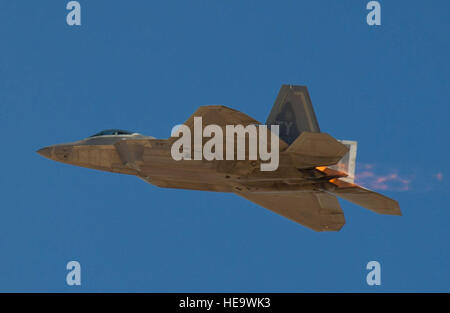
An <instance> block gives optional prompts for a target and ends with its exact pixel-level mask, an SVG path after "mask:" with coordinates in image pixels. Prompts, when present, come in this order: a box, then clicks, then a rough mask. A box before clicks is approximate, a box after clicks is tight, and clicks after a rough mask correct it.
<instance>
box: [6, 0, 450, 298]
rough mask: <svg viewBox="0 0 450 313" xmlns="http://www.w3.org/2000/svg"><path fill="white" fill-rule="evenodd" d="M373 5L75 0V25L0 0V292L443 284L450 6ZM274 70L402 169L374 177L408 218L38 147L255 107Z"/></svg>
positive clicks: (269, 96)
mask: <svg viewBox="0 0 450 313" xmlns="http://www.w3.org/2000/svg"><path fill="white" fill-rule="evenodd" d="M367 2H368V1H350V0H346V1H331V0H330V1H218V0H215V1H192V0H190V1H86V0H85V1H80V3H81V7H82V17H81V18H82V25H81V26H80V27H70V26H68V25H67V24H66V14H67V11H66V9H65V5H66V3H67V1H48V0H41V1H23V0H21V1H6V0H1V1H0V26H1V27H0V36H1V39H2V41H1V46H0V128H1V131H2V134H3V136H2V144H1V147H2V148H1V152H2V153H0V161H1V164H2V165H3V167H2V175H1V176H0V188H1V190H2V192H1V196H2V197H1V202H0V203H1V206H0V251H1V252H0V291H42V292H46V291H62V292H74V291H83V292H87V291H181V292H200V291H209V292H216V291H217V292H221V291H243V292H246V291H255V292H260V291H261V292H297V291H327V292H328V291H362V292H377V291H386V292H390V291H447V292H448V291H450V280H449V277H450V269H449V260H450V245H449V242H450V240H449V239H450V237H449V226H448V221H449V218H450V206H449V203H450V195H449V192H448V191H449V183H448V178H449V176H450V168H449V162H448V161H449V156H450V155H449V154H450V153H449V152H450V150H449V123H448V119H449V116H450V114H449V113H450V112H449V100H448V99H449V98H450V88H449V77H450V71H449V61H448V56H449V55H450V45H449V40H448V38H450V27H449V19H448V12H449V10H450V5H449V2H448V1H432V2H431V1H430V2H424V1H380V3H381V10H382V25H381V26H378V27H369V26H368V25H367V24H366V14H367V12H368V11H367V10H366V8H365V7H366V3H367ZM283 83H288V84H299V85H306V86H308V89H309V92H310V95H311V99H312V102H313V104H314V107H315V111H316V114H317V117H318V120H319V123H320V126H321V129H322V131H325V132H328V133H330V134H331V135H332V136H334V137H336V138H339V139H350V140H357V141H358V143H359V146H358V162H360V163H361V166H359V168H358V170H359V171H363V170H365V169H366V168H370V170H371V171H372V173H373V174H374V175H375V178H377V179H378V178H383V177H393V176H392V175H397V176H395V177H398V178H399V179H401V180H402V181H407V188H403V187H405V186H404V183H402V181H400V185H401V186H398V183H399V182H398V181H395V179H394V181H390V182H389V184H388V186H385V187H383V188H384V189H386V190H381V192H383V193H385V194H386V195H388V196H390V197H393V198H395V199H397V200H398V201H399V202H400V205H401V208H402V211H403V214H404V215H403V216H402V217H392V216H382V215H377V214H375V213H372V212H371V211H368V210H365V209H363V208H361V207H357V206H355V205H353V204H351V203H349V202H346V201H341V205H342V207H343V209H344V212H345V214H346V220H347V224H346V225H345V226H344V228H343V229H342V230H341V231H340V232H338V233H316V232H313V231H311V230H309V229H306V228H304V227H301V226H299V225H297V224H295V223H292V222H290V221H289V220H286V219H284V218H282V217H279V216H278V215H275V214H273V213H271V212H270V211H267V210H265V209H264V208H261V207H258V206H256V205H254V204H252V203H250V202H248V201H246V200H244V199H242V198H239V197H238V196H235V195H232V194H219V193H207V192H197V191H185V190H171V189H161V188H158V187H155V186H152V185H149V184H146V183H145V182H143V181H142V180H140V179H138V178H136V177H132V176H126V175H117V174H112V173H106V172H99V171H94V170H90V169H84V168H77V167H73V166H69V165H64V164H60V163H55V162H51V161H49V160H47V159H44V158H42V157H40V156H39V155H38V154H36V153H35V151H36V150H37V149H38V148H41V147H43V146H47V145H51V144H56V143H62V142H68V141H74V140H77V139H81V138H84V137H87V136H89V135H91V134H93V133H95V132H97V131H100V130H102V129H106V128H122V129H130V130H135V131H138V132H140V133H143V134H147V135H152V136H155V137H158V138H167V137H168V136H169V134H170V130H171V128H172V127H173V126H174V125H175V124H179V123H182V122H183V121H184V120H186V118H187V117H188V116H190V114H192V113H193V112H194V111H195V109H196V108H197V107H198V106H200V105H208V104H222V105H226V106H229V107H232V108H235V109H238V110H240V111H243V112H244V113H247V114H249V115H251V116H252V117H254V118H255V119H257V120H260V121H262V122H264V121H265V119H266V117H267V115H268V113H269V112H270V109H271V107H272V104H273V101H274V99H275V97H276V95H277V92H278V89H279V87H280V85H281V84H283ZM396 184H397V185H396ZM402 184H403V185H402ZM70 260H77V261H79V262H80V263H81V267H82V285H81V286H77V287H69V286H67V285H66V273H67V271H66V264H67V262H69V261H70ZM371 260H377V261H379V262H380V263H381V270H382V274H381V275H382V278H381V279H382V285H381V286H375V287H370V286H368V285H367V284H366V274H367V272H368V271H367V270H366V269H365V267H366V264H367V262H369V261H371Z"/></svg>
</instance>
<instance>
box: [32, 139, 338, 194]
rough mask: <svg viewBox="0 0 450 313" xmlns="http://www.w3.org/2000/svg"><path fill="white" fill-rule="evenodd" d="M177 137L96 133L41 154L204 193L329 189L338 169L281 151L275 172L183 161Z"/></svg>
mask: <svg viewBox="0 0 450 313" xmlns="http://www.w3.org/2000/svg"><path fill="white" fill-rule="evenodd" d="M172 143H173V140H172V139H171V138H169V139H156V138H154V137H149V136H143V135H140V134H123V135H103V136H93V137H89V138H86V139H84V140H80V141H76V142H71V143H65V144H58V145H53V146H49V147H46V148H43V149H41V150H39V151H38V152H39V154H41V155H43V156H45V157H47V158H49V159H52V160H55V161H58V162H62V163H67V164H71V165H76V166H81V167H87V168H91V169H96V170H102V171H108V172H114V173H121V174H128V175H136V176H138V177H140V178H142V179H144V180H146V181H147V182H149V183H151V184H154V185H157V186H160V187H167V188H181V189H192V190H204V191H219V192H233V191H239V192H240V191H249V192H270V191H276V192H280V191H284V192H286V193H289V192H299V191H301V190H305V191H311V190H319V189H320V190H322V189H323V188H327V187H330V184H329V183H328V181H329V180H330V179H332V178H335V177H341V176H342V175H340V174H339V173H338V172H333V171H331V172H330V171H328V173H325V172H324V171H319V170H317V169H315V168H309V169H298V168H296V167H295V166H294V165H293V164H292V160H291V157H290V155H289V154H288V153H285V152H284V151H280V161H279V167H278V169H277V170H276V171H268V172H264V171H260V170H259V163H260V161H259V160H256V161H245V160H244V161H226V160H222V161H216V160H213V161H207V160H179V161H176V160H174V159H173V158H172V156H171V145H172Z"/></svg>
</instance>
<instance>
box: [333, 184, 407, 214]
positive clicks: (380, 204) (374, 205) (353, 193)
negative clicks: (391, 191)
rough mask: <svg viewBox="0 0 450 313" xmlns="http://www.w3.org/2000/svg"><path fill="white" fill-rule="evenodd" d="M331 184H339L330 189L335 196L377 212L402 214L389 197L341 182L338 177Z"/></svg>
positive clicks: (397, 205) (396, 204)
mask: <svg viewBox="0 0 450 313" xmlns="http://www.w3.org/2000/svg"><path fill="white" fill-rule="evenodd" d="M333 184H335V185H337V186H340V187H338V188H336V189H335V190H333V191H331V193H332V194H333V195H335V196H338V197H341V198H343V199H345V200H348V201H350V202H353V203H354V204H357V205H359V206H362V207H363V208H366V209H369V210H371V211H374V212H376V213H379V214H388V215H402V212H401V210H400V206H399V204H398V202H397V201H395V200H393V199H391V198H389V197H386V196H384V195H382V194H379V193H377V192H375V191H372V190H369V189H366V188H363V187H361V186H358V185H355V184H348V183H345V182H342V181H340V180H339V179H336V180H334V181H333Z"/></svg>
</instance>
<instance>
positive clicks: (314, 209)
mask: <svg viewBox="0 0 450 313" xmlns="http://www.w3.org/2000/svg"><path fill="white" fill-rule="evenodd" d="M236 194H238V195H239V196H241V197H244V198H245V199H247V200H250V201H251V202H254V203H256V204H258V205H260V206H262V207H265V208H266V209H269V210H271V211H272V212H275V213H277V214H280V215H282V216H284V217H286V218H288V219H290V220H292V221H294V222H296V223H299V224H302V225H303V226H306V227H308V228H310V229H312V230H315V231H339V230H340V229H341V228H342V226H344V224H345V217H344V212H343V211H342V209H341V207H340V205H339V201H338V200H337V198H336V197H335V196H333V195H330V194H328V193H324V192H298V193H295V194H293V193H288V194H287V193H277V192H275V193H240V192H239V193H236Z"/></svg>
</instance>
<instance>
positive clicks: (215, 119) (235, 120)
mask: <svg viewBox="0 0 450 313" xmlns="http://www.w3.org/2000/svg"><path fill="white" fill-rule="evenodd" d="M198 117H201V128H199V126H200V121H199V119H195V118H198ZM195 123H197V125H194V124H195ZM259 124H260V123H259V122H258V121H257V120H255V119H253V118H251V117H250V116H248V115H246V114H244V113H242V112H239V111H237V110H233V109H230V108H228V107H226V106H221V105H209V106H201V107H199V108H198V109H197V111H195V112H194V114H192V115H191V117H189V119H188V120H187V121H186V122H184V125H186V126H188V127H189V128H190V130H191V131H190V133H191V142H192V143H194V144H192V145H191V156H193V155H195V152H197V153H198V152H199V151H200V149H201V148H203V147H204V145H205V143H206V142H207V141H208V140H209V139H210V138H208V137H203V136H202V138H201V139H202V145H201V146H199V145H196V144H195V142H196V141H195V139H194V135H195V130H196V129H200V130H201V131H202V132H203V129H204V128H205V127H206V126H208V125H217V126H219V127H220V128H221V130H222V135H223V142H222V144H223V145H222V149H223V151H222V152H223V153H222V154H223V156H224V157H223V160H215V161H214V162H216V163H217V170H218V171H219V172H222V173H228V174H236V175H246V174H248V173H250V172H251V171H253V170H254V169H255V167H257V164H258V162H260V160H259V159H258V160H257V163H255V162H253V161H250V160H249V151H250V149H249V148H250V146H249V144H250V140H248V139H247V137H248V138H250V135H249V134H248V133H246V132H245V131H243V132H240V131H238V132H235V133H234V138H231V139H230V138H228V136H227V128H226V126H234V127H236V126H242V127H244V128H246V127H247V126H250V125H255V126H256V140H258V141H259V131H260V129H259V127H258V125H259ZM236 129H237V128H236ZM266 131H267V136H266V138H267V142H266V144H267V151H271V149H272V148H271V142H272V141H271V139H272V137H271V136H276V134H274V133H272V132H271V130H270V129H267V130H266ZM214 136H217V134H215V135H214ZM243 136H244V137H243ZM177 138H178V137H171V138H169V141H171V142H175V140H177ZM227 140H233V145H234V159H233V160H226V158H225V156H226V155H228V154H227V151H226V150H227V147H228V142H227ZM242 140H243V142H245V151H242V150H240V149H243V147H239V146H238V142H242ZM278 142H279V146H278V147H277V148H278V149H279V150H281V151H282V150H285V149H287V147H288V145H287V144H286V143H285V142H284V141H283V140H281V139H278ZM258 146H259V145H258ZM258 146H257V147H258ZM253 148H255V147H253ZM238 150H239V151H240V152H243V153H244V154H245V158H244V160H239V159H238V157H237V155H238ZM252 163H254V164H253V165H251V164H252Z"/></svg>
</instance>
